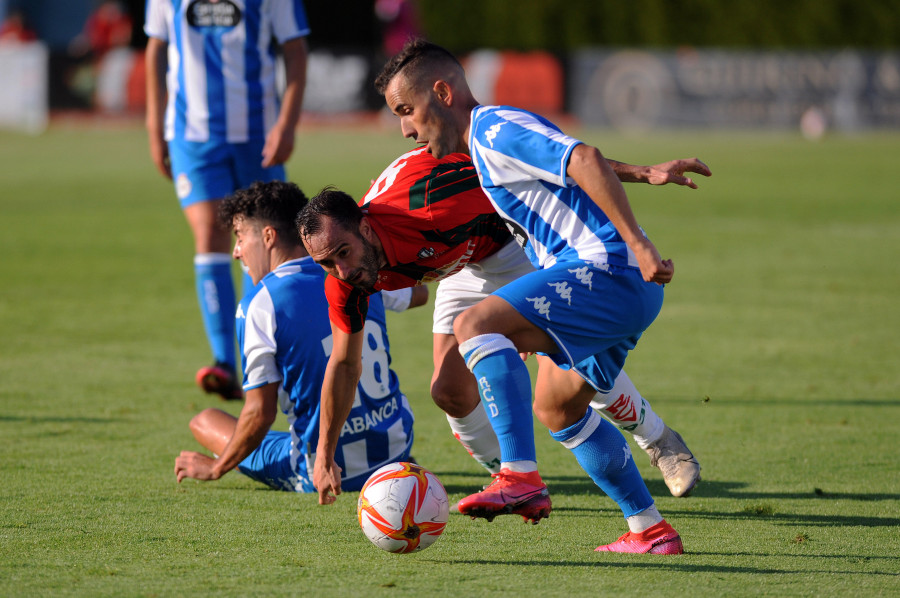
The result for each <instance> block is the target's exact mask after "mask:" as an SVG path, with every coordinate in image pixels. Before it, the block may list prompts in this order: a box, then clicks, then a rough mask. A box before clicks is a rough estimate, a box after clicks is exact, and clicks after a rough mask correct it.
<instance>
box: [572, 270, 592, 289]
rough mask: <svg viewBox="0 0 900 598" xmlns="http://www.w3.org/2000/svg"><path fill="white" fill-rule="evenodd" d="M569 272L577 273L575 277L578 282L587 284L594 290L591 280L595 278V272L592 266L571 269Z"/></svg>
mask: <svg viewBox="0 0 900 598" xmlns="http://www.w3.org/2000/svg"><path fill="white" fill-rule="evenodd" d="M569 272H570V273H572V274H574V275H575V278H577V279H578V282H580V283H581V284H584V285H587V288H588V290H592V289H591V282H592V281H593V279H594V273H593V272H591V270H590V268H588V267H587V266H582V267H581V268H575V269H574V270H569Z"/></svg>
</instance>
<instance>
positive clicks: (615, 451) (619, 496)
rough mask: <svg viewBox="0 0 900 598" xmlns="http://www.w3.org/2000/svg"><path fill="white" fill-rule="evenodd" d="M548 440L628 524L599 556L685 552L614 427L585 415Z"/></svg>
mask: <svg viewBox="0 0 900 598" xmlns="http://www.w3.org/2000/svg"><path fill="white" fill-rule="evenodd" d="M550 435H551V436H552V437H553V439H554V440H557V441H559V442H560V443H561V444H562V445H563V446H565V447H566V448H567V449H569V450H570V451H572V454H574V455H575V458H576V459H577V460H578V463H579V465H581V467H582V468H583V469H584V470H585V471H586V472H587V473H588V475H590V476H591V479H592V480H594V483H595V484H597V486H599V487H600V489H601V490H603V491H604V492H605V493H606V494H607V495H608V496H609V497H610V498H611V499H613V500H614V501H615V502H616V504H617V505H619V508H620V509H622V513H623V514H624V515H625V519H626V521H627V522H628V527H629V528H630V531H629V532H628V533H626V534H625V535H624V536H622V537H621V538H619V540H618V541H617V542H614V543H613V544H608V545H605V546H601V547H599V548H598V550H602V551H608V552H609V551H611V552H642V553H652V554H681V553H682V552H683V549H682V546H681V538H680V537H679V536H678V534H677V532H675V530H673V529H671V526H669V524H668V523H666V522H665V520H664V519H663V518H662V517H661V516H660V515H659V512H658V511H657V510H656V507H655V505H654V504H653V499H652V498H651V497H650V492H649V491H648V490H647V486H646V485H644V480H643V479H642V478H641V476H640V473H639V472H638V470H637V467H636V466H635V464H634V459H633V458H632V455H631V449H629V448H628V443H627V442H625V438H624V437H623V436H622V434H621V433H620V432H619V431H618V430H616V428H615V427H614V426H613V425H612V424H610V423H609V422H608V421H606V420H605V419H603V418H602V417H600V415H599V414H598V413H597V412H595V411H593V410H592V409H587V412H586V413H585V415H584V417H582V418H581V419H580V420H579V421H578V422H576V423H575V424H573V425H571V426H569V427H568V428H564V429H562V430H560V431H558V432H551V433H550ZM660 530H664V533H662V532H660ZM670 530H671V531H670Z"/></svg>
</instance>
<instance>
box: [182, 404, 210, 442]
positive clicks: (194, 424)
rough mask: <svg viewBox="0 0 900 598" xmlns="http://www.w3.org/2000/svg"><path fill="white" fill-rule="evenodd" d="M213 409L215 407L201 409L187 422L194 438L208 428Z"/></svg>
mask: <svg viewBox="0 0 900 598" xmlns="http://www.w3.org/2000/svg"><path fill="white" fill-rule="evenodd" d="M215 411H216V409H213V408H209V409H204V410H203V411H201V412H200V413H198V414H197V415H195V416H194V417H192V418H191V421H190V423H189V424H188V427H189V428H190V430H191V433H192V434H193V435H194V437H195V438H196V437H198V436H199V435H202V434H203V432H204V430H207V429H209V427H210V420H211V419H212V417H213V413H215Z"/></svg>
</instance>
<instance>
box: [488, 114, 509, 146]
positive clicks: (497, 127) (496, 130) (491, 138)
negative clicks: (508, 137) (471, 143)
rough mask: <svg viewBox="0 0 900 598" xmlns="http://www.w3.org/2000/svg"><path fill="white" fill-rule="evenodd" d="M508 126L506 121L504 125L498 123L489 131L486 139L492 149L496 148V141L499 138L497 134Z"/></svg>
mask: <svg viewBox="0 0 900 598" xmlns="http://www.w3.org/2000/svg"><path fill="white" fill-rule="evenodd" d="M505 124H506V121H503V122H502V123H497V124H496V125H491V128H490V129H488V130H487V132H485V134H484V138H485V139H487V142H488V144H489V145H490V146H491V149H493V148H494V139H495V138H496V137H497V133H499V132H500V127H502V126H503V125H505Z"/></svg>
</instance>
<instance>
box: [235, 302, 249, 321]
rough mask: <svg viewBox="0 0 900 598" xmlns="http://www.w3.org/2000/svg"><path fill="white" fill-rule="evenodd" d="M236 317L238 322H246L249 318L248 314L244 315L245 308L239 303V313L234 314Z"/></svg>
mask: <svg viewBox="0 0 900 598" xmlns="http://www.w3.org/2000/svg"><path fill="white" fill-rule="evenodd" d="M234 317H235V318H237V319H238V320H245V319H246V318H247V316H246V314H244V306H243V305H241V304H240V303H238V307H237V312H236V313H235V314H234Z"/></svg>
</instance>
